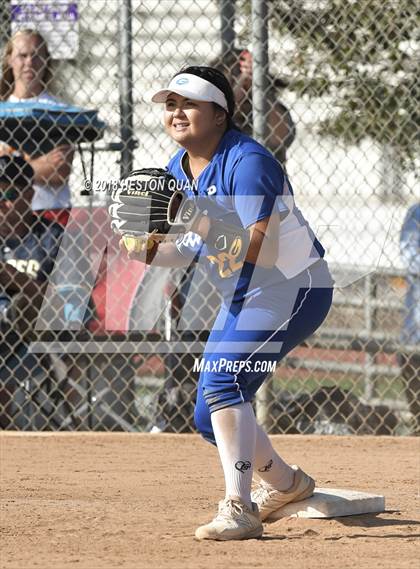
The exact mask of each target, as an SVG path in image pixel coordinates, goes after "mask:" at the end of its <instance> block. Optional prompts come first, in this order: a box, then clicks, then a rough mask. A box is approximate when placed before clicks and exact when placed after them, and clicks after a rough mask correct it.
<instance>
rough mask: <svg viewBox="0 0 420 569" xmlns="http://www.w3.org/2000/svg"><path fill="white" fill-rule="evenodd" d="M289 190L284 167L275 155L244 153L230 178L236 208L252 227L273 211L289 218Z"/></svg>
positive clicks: (244, 221)
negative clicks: (287, 194)
mask: <svg viewBox="0 0 420 569" xmlns="http://www.w3.org/2000/svg"><path fill="white" fill-rule="evenodd" d="M287 189H288V184H287V180H286V178H285V176H284V173H283V170H282V167H281V166H280V164H279V163H278V162H277V161H276V160H275V159H274V158H272V157H271V156H266V155H264V154H259V153H256V152H255V153H250V154H245V155H244V156H243V157H242V158H241V159H240V160H239V162H238V164H237V165H236V167H235V169H234V171H233V174H232V179H231V191H232V195H233V198H234V204H235V209H236V212H237V214H238V216H239V218H240V220H241V222H242V224H243V226H244V227H249V226H250V225H253V224H254V223H256V222H257V221H260V220H261V219H264V218H266V217H269V216H270V215H271V214H272V213H278V214H280V218H281V219H283V218H284V217H286V215H288V213H289V207H288V206H287V196H286V195H285V194H286V191H287Z"/></svg>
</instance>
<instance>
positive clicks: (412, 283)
mask: <svg viewBox="0 0 420 569" xmlns="http://www.w3.org/2000/svg"><path fill="white" fill-rule="evenodd" d="M400 250H401V256H402V258H403V260H404V264H405V267H406V270H407V273H406V281H407V294H406V297H405V306H406V314H405V318H404V324H403V329H402V332H401V343H402V344H403V345H411V346H418V347H419V348H420V202H418V203H416V204H415V205H413V206H412V207H411V208H410V209H409V210H408V212H407V215H406V217H405V220H404V223H403V226H402V229H401V234H400ZM399 363H400V365H401V370H402V375H403V378H404V381H405V393H406V397H407V402H408V405H409V408H410V411H411V413H412V415H413V421H414V429H415V432H416V433H417V434H420V354H419V350H417V352H408V351H407V352H406V353H401V354H399Z"/></svg>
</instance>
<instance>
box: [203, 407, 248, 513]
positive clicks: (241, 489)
mask: <svg viewBox="0 0 420 569" xmlns="http://www.w3.org/2000/svg"><path fill="white" fill-rule="evenodd" d="M211 423H212V426H213V431H214V438H215V439H216V443H217V449H218V451H219V456H220V461H221V463H222V467H223V472H224V475H225V482H226V497H228V496H238V498H240V499H241V501H242V502H243V503H244V504H246V505H247V506H248V507H249V508H251V484H252V473H253V467H254V464H253V463H254V455H255V438H256V427H257V422H256V420H255V415H254V411H253V409H252V405H251V403H240V404H239V405H234V406H233V407H225V408H224V409H220V410H219V411H214V413H212V414H211Z"/></svg>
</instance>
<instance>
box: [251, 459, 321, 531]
mask: <svg viewBox="0 0 420 569" xmlns="http://www.w3.org/2000/svg"><path fill="white" fill-rule="evenodd" d="M292 468H293V470H294V471H295V478H294V481H293V484H292V486H291V487H290V488H289V489H288V490H286V491H280V490H276V489H275V488H273V487H272V486H270V485H268V484H266V483H265V482H261V483H260V484H259V485H258V487H257V488H256V489H255V490H254V491H253V492H252V493H251V499H252V501H253V502H255V503H256V504H257V506H258V509H259V512H260V518H261V521H264V520H266V519H267V518H269V517H270V515H271V514H272V513H273V512H275V511H277V510H279V509H280V508H282V507H283V506H285V505H286V504H290V502H300V501H301V500H305V499H306V498H310V497H311V496H312V494H313V493H314V490H315V480H314V479H313V478H311V477H310V476H309V475H308V474H305V473H304V472H303V470H301V469H300V468H299V467H298V466H296V465H293V466H292Z"/></svg>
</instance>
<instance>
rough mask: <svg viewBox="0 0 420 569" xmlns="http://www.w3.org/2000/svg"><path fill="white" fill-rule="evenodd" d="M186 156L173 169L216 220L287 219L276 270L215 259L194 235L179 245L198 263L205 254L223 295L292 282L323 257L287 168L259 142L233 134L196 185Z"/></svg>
mask: <svg viewBox="0 0 420 569" xmlns="http://www.w3.org/2000/svg"><path fill="white" fill-rule="evenodd" d="M185 154H186V151H185V150H180V151H179V152H177V154H176V155H175V156H174V157H173V158H172V159H171V160H170V162H169V164H168V166H167V168H168V170H169V171H170V172H171V173H172V174H173V175H174V176H175V178H177V179H178V180H181V181H183V182H184V183H185V187H186V188H187V189H186V191H187V192H188V193H189V195H190V196H195V197H196V198H197V201H198V202H199V207H200V208H201V209H203V210H205V211H206V212H207V214H208V215H209V216H210V217H211V218H214V219H219V220H222V221H224V222H225V223H229V224H231V225H236V226H241V227H244V228H248V227H250V226H251V225H253V224H254V223H256V222H257V221H260V220H262V219H265V218H267V217H270V216H271V215H272V214H273V213H277V214H278V215H279V216H280V219H281V223H280V228H279V253H278V258H277V261H276V263H275V267H274V268H272V269H265V268H262V267H259V266H254V265H252V264H250V263H245V264H244V265H243V267H242V268H241V267H238V264H237V263H235V259H230V258H228V256H226V254H222V255H220V256H214V255H211V254H210V253H209V251H208V250H207V246H206V245H205V243H203V242H202V241H201V239H200V238H199V237H198V236H197V235H195V234H192V233H188V234H186V235H185V236H184V237H183V239H182V240H179V242H178V244H177V246H178V250H179V252H180V253H181V254H182V255H184V256H186V257H189V258H191V259H192V258H194V256H196V255H197V254H200V256H201V257H204V258H205V259H206V262H207V263H208V269H209V275H210V278H211V280H212V281H213V283H214V284H215V286H216V287H217V288H218V289H219V291H220V292H221V293H222V295H223V296H225V297H226V296H227V295H232V296H233V297H234V298H241V297H244V296H245V295H246V294H251V293H254V291H255V290H256V289H259V288H264V287H267V286H271V285H272V284H275V283H276V282H283V281H285V280H288V279H291V278H293V277H294V276H296V275H297V274H299V273H301V272H302V271H303V270H304V269H306V268H307V267H309V266H310V265H312V264H313V263H315V262H316V261H318V260H319V259H320V258H321V257H323V255H324V249H323V248H322V246H321V244H320V243H319V241H318V240H317V239H316V237H315V235H314V233H313V232H312V230H311V228H310V227H309V225H308V223H307V221H306V220H305V219H304V217H303V215H302V214H301V212H300V211H299V209H298V208H297V207H296V205H295V203H294V198H293V190H292V187H291V185H290V182H289V180H288V179H287V177H286V176H285V174H284V172H283V170H282V167H281V166H280V164H279V163H278V162H277V161H276V159H275V158H274V157H273V155H272V154H271V153H270V152H269V151H268V150H266V149H265V148H264V147H263V146H261V145H260V144H259V143H258V142H256V141H255V140H253V139H252V138H250V137H249V136H246V135H244V134H242V133H241V132H239V131H237V130H234V129H232V130H228V131H227V132H226V133H225V134H224V136H223V137H222V139H221V141H220V143H219V146H218V148H217V150H216V152H215V154H214V156H213V158H212V160H211V161H210V163H209V164H208V165H207V166H206V167H205V168H204V170H203V171H202V172H201V174H200V175H199V176H198V178H197V179H196V180H194V182H193V183H191V182H190V181H189V179H188V176H187V174H186V173H185V170H184V168H183V158H184V156H185ZM200 202H201V203H200Z"/></svg>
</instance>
